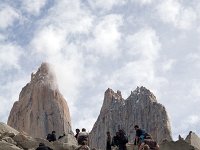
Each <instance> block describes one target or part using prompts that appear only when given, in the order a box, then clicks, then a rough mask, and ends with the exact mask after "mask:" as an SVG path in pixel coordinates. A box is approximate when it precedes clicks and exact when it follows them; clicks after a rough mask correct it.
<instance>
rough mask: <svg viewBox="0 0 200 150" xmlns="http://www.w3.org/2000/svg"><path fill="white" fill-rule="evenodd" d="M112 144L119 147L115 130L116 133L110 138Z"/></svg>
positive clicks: (117, 134) (117, 133)
mask: <svg viewBox="0 0 200 150" xmlns="http://www.w3.org/2000/svg"><path fill="white" fill-rule="evenodd" d="M112 146H117V147H119V132H116V135H115V136H113V138H112Z"/></svg>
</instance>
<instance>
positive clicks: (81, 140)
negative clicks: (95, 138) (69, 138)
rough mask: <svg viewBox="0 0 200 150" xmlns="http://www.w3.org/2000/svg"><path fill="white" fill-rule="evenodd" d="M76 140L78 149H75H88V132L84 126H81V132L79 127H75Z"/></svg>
mask: <svg viewBox="0 0 200 150" xmlns="http://www.w3.org/2000/svg"><path fill="white" fill-rule="evenodd" d="M74 137H75V138H76V140H77V142H78V145H79V147H78V149H77V150H90V148H89V146H88V145H89V134H88V133H87V132H86V129H85V128H82V130H81V132H80V129H76V134H75V136H74Z"/></svg>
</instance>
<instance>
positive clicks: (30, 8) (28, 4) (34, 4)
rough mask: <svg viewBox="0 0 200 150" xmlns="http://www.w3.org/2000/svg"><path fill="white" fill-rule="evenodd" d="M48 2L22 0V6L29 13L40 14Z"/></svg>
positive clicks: (44, 0) (43, 0)
mask: <svg viewBox="0 0 200 150" xmlns="http://www.w3.org/2000/svg"><path fill="white" fill-rule="evenodd" d="M46 2H47V0H22V7H23V9H24V10H26V11H27V12H28V13H31V14H33V15H38V14H39V13H40V10H41V9H42V8H43V7H44V6H45V4H46Z"/></svg>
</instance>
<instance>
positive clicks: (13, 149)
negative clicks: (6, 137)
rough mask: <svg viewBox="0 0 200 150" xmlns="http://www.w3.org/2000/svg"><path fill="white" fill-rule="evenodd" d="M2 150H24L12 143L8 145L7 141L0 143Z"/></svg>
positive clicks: (0, 149)
mask: <svg viewBox="0 0 200 150" xmlns="http://www.w3.org/2000/svg"><path fill="white" fill-rule="evenodd" d="M0 150H23V149H21V148H19V147H17V146H16V145H13V144H11V143H7V142H5V141H0Z"/></svg>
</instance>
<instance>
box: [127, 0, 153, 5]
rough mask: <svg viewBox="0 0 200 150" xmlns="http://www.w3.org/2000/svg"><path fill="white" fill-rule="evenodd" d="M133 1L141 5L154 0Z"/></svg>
mask: <svg viewBox="0 0 200 150" xmlns="http://www.w3.org/2000/svg"><path fill="white" fill-rule="evenodd" d="M131 1H132V2H135V3H139V4H141V5H146V4H151V3H152V2H153V1H154V0H131Z"/></svg>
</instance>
